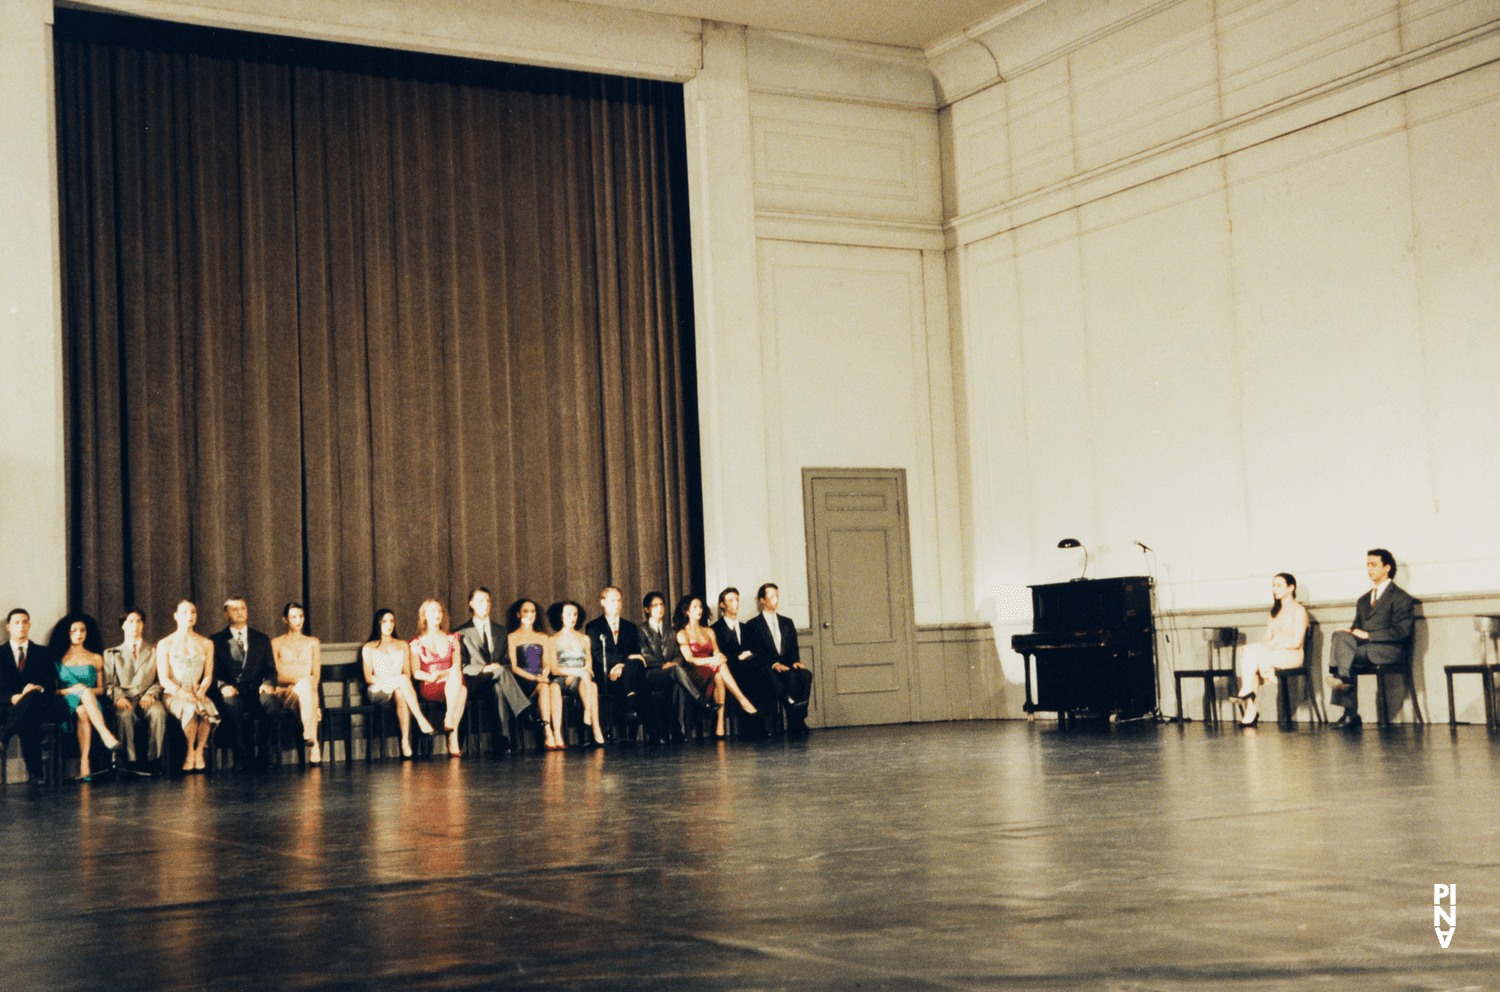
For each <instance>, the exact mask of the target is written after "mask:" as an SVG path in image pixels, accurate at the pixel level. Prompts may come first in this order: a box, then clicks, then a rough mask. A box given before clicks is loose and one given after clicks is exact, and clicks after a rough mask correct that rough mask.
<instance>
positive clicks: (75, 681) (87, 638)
mask: <svg viewBox="0 0 1500 992" xmlns="http://www.w3.org/2000/svg"><path fill="white" fill-rule="evenodd" d="M64 636H66V637H67V639H68V646H67V648H66V649H64V648H63V647H62V645H61V643H60V642H61V641H62V639H63V637H64ZM103 641H104V639H103V638H102V637H101V636H100V634H99V625H98V624H97V623H95V622H94V618H93V617H91V616H89V615H87V614H83V613H74V614H70V615H69V616H66V617H63V619H62V621H61V622H60V623H58V625H57V627H56V628H54V629H53V632H52V639H51V641H50V642H49V644H48V647H50V648H51V649H52V654H53V657H55V658H57V694H58V695H59V696H61V697H62V698H63V700H64V701H65V702H66V703H67V704H68V719H70V720H72V721H73V722H74V723H75V724H77V728H76V729H77V732H78V780H79V781H80V782H87V781H89V779H90V778H92V777H93V774H92V769H90V768H89V750H90V749H91V748H92V747H93V744H94V730H95V729H97V730H98V731H99V739H100V740H101V741H103V742H104V746H105V747H107V748H109V750H110V752H111V763H113V753H114V752H115V751H117V750H118V749H119V748H120V747H121V746H122V745H121V744H120V742H119V741H118V740H117V739H116V738H115V735H114V734H112V733H110V732H109V727H108V725H106V724H105V722H104V713H103V711H101V710H100V708H99V696H100V694H101V693H103V692H104V658H103V657H102V656H101V655H100V654H99V653H98V650H96V649H100V648H103V646H104V643H103ZM64 651H66V653H64ZM80 710H81V711H82V713H80V712H79V711H80Z"/></svg>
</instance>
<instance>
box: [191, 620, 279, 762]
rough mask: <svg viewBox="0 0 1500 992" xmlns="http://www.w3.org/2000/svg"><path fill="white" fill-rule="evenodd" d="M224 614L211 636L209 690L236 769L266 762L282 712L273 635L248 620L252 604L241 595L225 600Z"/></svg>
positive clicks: (268, 758)
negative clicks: (257, 746)
mask: <svg viewBox="0 0 1500 992" xmlns="http://www.w3.org/2000/svg"><path fill="white" fill-rule="evenodd" d="M224 620H225V622H226V623H227V626H226V627H225V628H224V629H223V630H221V631H219V632H218V633H217V634H214V635H213V636H212V637H210V638H209V641H211V642H212V643H213V646H214V684H213V686H212V688H210V689H209V690H208V695H209V698H210V699H212V700H213V702H214V705H215V706H217V707H218V708H219V719H220V720H221V721H222V726H221V727H220V731H219V732H220V733H227V734H228V735H229V740H230V743H231V746H233V748H234V767H235V769H236V770H237V771H243V770H246V769H249V768H250V767H252V766H254V767H258V768H264V767H266V766H267V765H269V764H270V762H271V751H272V749H273V748H274V747H276V746H277V743H276V742H277V740H278V737H279V735H278V729H279V728H278V726H277V718H278V717H280V716H281V701H280V700H278V699H277V698H276V696H275V689H276V661H275V659H274V658H273V657H272V655H271V638H270V637H269V636H267V635H266V634H263V633H261V632H260V631H258V630H255V629H254V628H252V627H251V626H250V606H249V604H248V603H246V602H245V597H243V596H231V597H229V598H228V599H226V600H225V601H224ZM257 725H259V727H260V733H259V735H256V733H255V728H256V726H257ZM257 736H259V739H260V754H259V756H257V755H256V751H255V740H256V737H257Z"/></svg>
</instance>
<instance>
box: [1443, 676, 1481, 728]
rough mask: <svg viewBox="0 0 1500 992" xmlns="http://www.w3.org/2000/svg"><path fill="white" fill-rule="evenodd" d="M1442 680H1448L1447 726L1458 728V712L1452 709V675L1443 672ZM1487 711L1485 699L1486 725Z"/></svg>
mask: <svg viewBox="0 0 1500 992" xmlns="http://www.w3.org/2000/svg"><path fill="white" fill-rule="evenodd" d="M1443 678H1445V679H1447V680H1448V726H1450V727H1456V726H1458V712H1457V711H1456V710H1455V709H1454V707H1453V673H1452V672H1447V671H1445V672H1443ZM1489 709H1490V707H1489V700H1488V699H1486V700H1485V706H1484V710H1485V712H1484V715H1485V722H1486V723H1488V722H1489V715H1490V713H1489Z"/></svg>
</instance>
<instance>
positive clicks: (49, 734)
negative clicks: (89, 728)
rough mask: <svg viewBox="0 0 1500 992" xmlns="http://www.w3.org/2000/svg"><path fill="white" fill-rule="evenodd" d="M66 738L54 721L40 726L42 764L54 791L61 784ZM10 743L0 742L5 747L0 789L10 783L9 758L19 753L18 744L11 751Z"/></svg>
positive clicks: (1, 764) (1, 761)
mask: <svg viewBox="0 0 1500 992" xmlns="http://www.w3.org/2000/svg"><path fill="white" fill-rule="evenodd" d="M67 736H68V735H67V734H64V733H63V730H62V724H61V723H59V722H57V721H55V720H48V721H46V722H44V723H43V724H42V762H43V765H44V767H46V769H47V779H48V783H49V784H50V785H51V786H52V787H53V788H54V789H55V788H57V787H58V786H59V785H61V784H62V768H63V745H64V744H65V743H66V741H67ZM14 740H17V738H14V737H13V738H11V741H14ZM11 741H0V744H4V745H6V748H5V754H4V755H3V756H0V789H3V788H5V787H6V786H7V785H8V784H9V783H10V758H11V757H12V756H14V755H18V754H20V753H21V751H20V746H19V744H18V745H17V746H16V748H15V749H14V750H12V749H11V747H10V743H11Z"/></svg>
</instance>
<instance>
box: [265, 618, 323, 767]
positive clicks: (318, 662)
mask: <svg viewBox="0 0 1500 992" xmlns="http://www.w3.org/2000/svg"><path fill="white" fill-rule="evenodd" d="M281 620H282V622H283V623H285V624H286V627H287V632H286V633H285V634H282V635H281V636H280V637H274V638H272V639H271V656H272V657H273V658H274V659H275V661H276V687H275V688H274V689H271V690H270V692H269V694H270V695H273V696H275V697H276V698H277V699H278V700H280V701H281V705H282V706H285V707H290V706H294V705H295V706H296V707H297V708H298V711H299V714H300V716H301V717H302V740H303V741H304V742H306V744H307V760H308V761H311V762H312V763H313V764H315V765H316V764H318V763H319V762H321V761H322V760H323V755H322V752H321V749H320V748H319V747H318V721H319V720H320V719H322V717H323V707H322V705H321V702H322V700H321V699H319V696H320V694H321V693H322V691H323V690H322V688H321V687H320V685H319V679H320V678H321V676H322V674H323V673H322V669H323V653H322V651H323V649H322V645H321V644H320V643H319V641H318V639H317V638H316V637H308V636H307V635H306V634H304V633H302V628H303V626H305V625H306V623H307V613H306V611H304V610H303V609H302V604H301V603H288V604H286V606H285V607H283V608H282V610H281Z"/></svg>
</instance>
